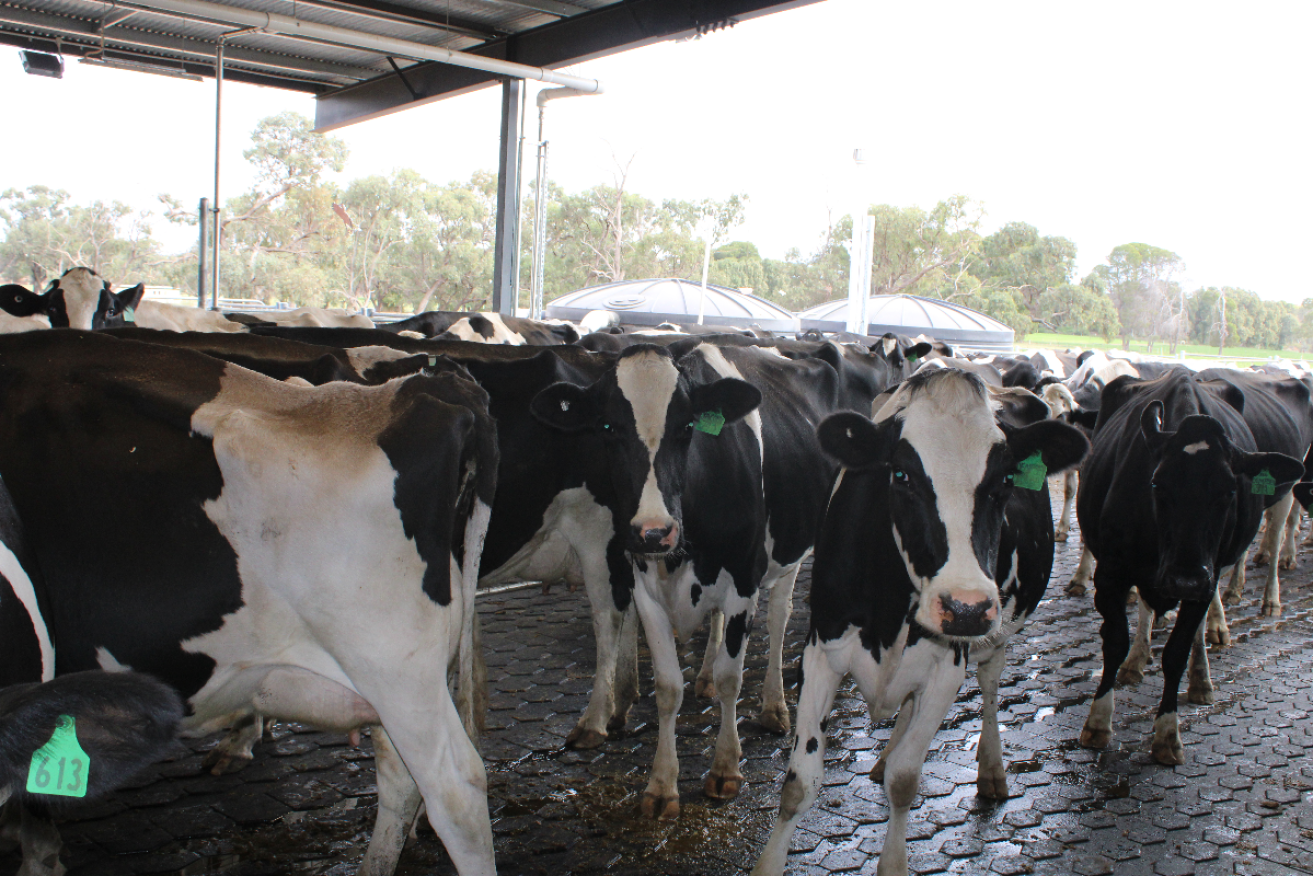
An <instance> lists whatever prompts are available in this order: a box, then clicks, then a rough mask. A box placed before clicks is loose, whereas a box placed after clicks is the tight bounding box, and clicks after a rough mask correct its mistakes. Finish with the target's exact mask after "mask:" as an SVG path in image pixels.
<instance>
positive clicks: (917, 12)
mask: <svg viewBox="0 0 1313 876" xmlns="http://www.w3.org/2000/svg"><path fill="white" fill-rule="evenodd" d="M1310 33H1313V4H1309V3H1306V2H1281V3H1277V2H1272V3H1259V4H1246V5H1243V6H1242V5H1240V4H1234V3H1229V4H1222V3H1208V2H1188V3H1187V2H1161V0H1155V2H1151V3H1145V2H1143V0H1139V2H1108V0H1099V2H1097V3H1092V2H1090V3H1087V2H1081V3H1076V2H1061V3H1055V2H992V3H979V2H966V0H936V2H929V3H898V4H894V3H887V2H874V0H823V2H819V3H816V4H814V5H811V6H807V7H804V8H802V9H796V10H791V11H788V12H782V13H777V14H774V15H769V16H765V17H763V18H759V19H756V20H754V21H749V22H745V23H743V24H740V25H738V26H737V27H734V28H732V29H729V30H726V31H722V32H718V33H715V34H712V35H710V36H707V37H705V38H703V39H700V40H690V41H685V42H681V43H663V44H660V45H657V46H652V47H649V48H645V49H640V50H637V51H633V52H629V53H625V54H621V55H616V56H613V57H611V58H606V59H602V60H598V61H593V62H590V63H587V64H581V65H579V66H578V67H576V68H574V69H573V70H572V71H571V72H575V73H578V74H581V75H586V76H590V77H595V78H598V79H600V80H601V81H602V83H603V85H604V87H605V89H606V93H605V94H603V95H599V96H592V97H582V98H574V99H569V100H561V101H556V102H553V103H552V104H550V105H549V107H548V110H547V115H548V117H547V136H548V138H549V139H550V140H551V142H552V159H551V175H552V178H553V179H554V180H555V181H557V182H558V183H560V184H561V185H562V186H564V187H565V188H566V190H568V191H578V190H581V189H584V188H586V187H588V186H591V185H594V184H596V183H599V182H612V181H613V180H614V178H615V176H616V174H617V173H618V172H619V168H620V167H621V166H622V165H623V166H628V168H629V181H628V186H629V189H630V190H631V191H634V192H637V193H639V194H642V195H645V196H647V197H650V198H653V199H657V200H659V199H662V198H668V197H675V198H687V199H700V198H703V197H713V198H724V197H727V196H728V195H730V194H733V193H736V192H741V193H746V194H748V195H749V196H750V204H749V208H748V218H747V222H745V223H744V225H742V226H741V227H740V228H739V229H738V230H737V231H736V232H735V233H734V237H735V238H736V239H746V240H751V241H753V242H755V243H756V244H757V245H758V247H759V248H760V249H761V251H762V254H763V255H766V256H770V257H777V258H778V257H781V256H783V255H784V253H785V252H786V251H787V250H788V249H790V248H793V247H796V248H798V249H799V250H801V251H802V252H803V253H809V252H811V251H813V250H814V249H815V248H816V247H817V245H818V244H819V242H820V240H821V237H822V234H823V233H824V230H825V227H826V223H827V219H828V217H831V216H833V217H835V218H837V217H839V216H842V215H844V214H845V213H848V212H850V211H851V209H852V205H853V204H854V203H857V202H858V201H859V199H861V200H864V201H865V202H868V203H889V204H895V205H899V206H910V205H918V206H922V207H926V208H928V207H931V206H933V205H934V203H935V202H937V201H938V200H940V199H942V198H944V197H947V196H949V195H954V194H963V195H967V196H968V197H971V198H973V199H975V200H977V201H979V202H981V203H982V204H983V206H984V209H985V228H986V230H987V231H988V230H993V229H995V228H997V227H998V226H1000V225H1002V224H1004V223H1006V222H1010V221H1018V220H1019V221H1024V222H1028V223H1030V224H1032V225H1034V226H1036V227H1037V228H1038V229H1039V230H1040V232H1041V233H1043V234H1047V235H1060V236H1064V237H1067V238H1070V239H1071V240H1073V241H1074V242H1075V243H1076V245H1077V248H1078V260H1079V264H1078V270H1079V273H1080V274H1081V275H1083V274H1084V273H1086V272H1087V271H1088V270H1089V269H1090V268H1092V267H1093V266H1094V265H1096V264H1098V263H1099V262H1101V261H1103V260H1104V259H1105V258H1106V256H1107V254H1108V252H1109V251H1110V250H1111V249H1112V248H1113V247H1114V246H1116V245H1118V244H1121V243H1127V242H1130V241H1141V242H1144V243H1149V244H1153V245H1155V246H1161V247H1165V248H1167V249H1170V250H1173V251H1175V252H1176V253H1178V254H1179V255H1180V256H1181V257H1182V258H1183V259H1184V261H1185V263H1186V268H1187V271H1186V275H1185V277H1184V280H1185V283H1186V287H1187V289H1194V288H1196V287H1198V286H1202V285H1232V286H1240V287H1243V288H1247V289H1252V290H1254V291H1256V292H1258V293H1259V294H1260V295H1262V296H1263V297H1265V298H1282V299H1286V300H1290V301H1296V302H1297V301H1300V300H1302V299H1304V298H1306V297H1313V283H1311V282H1310V280H1309V279H1308V276H1309V274H1308V271H1307V269H1306V267H1305V263H1306V261H1307V258H1306V248H1307V246H1308V242H1309V240H1310V239H1311V238H1313V234H1311V233H1310V232H1313V227H1311V226H1313V223H1311V222H1310V220H1309V218H1308V216H1309V208H1310V205H1313V170H1311V169H1310V153H1311V152H1313V149H1311V148H1310V147H1311V146H1313V144H1311V143H1310V131H1311V130H1313V123H1311V121H1310V108H1311V107H1313V94H1310V92H1311V91H1313V75H1311V74H1313V70H1311V69H1310V66H1311V64H1310V58H1313V52H1310V49H1309V47H1308V39H1309V34H1310ZM6 56H7V59H6ZM538 87H539V86H538V84H537V83H531V85H530V95H529V97H530V101H532V96H533V93H534V92H535V91H536V89H537V88H538ZM0 94H3V95H4V97H3V98H2V99H0V105H2V106H4V108H5V110H6V116H7V117H8V118H9V120H10V123H9V132H8V134H7V136H6V138H5V145H4V147H3V153H2V154H3V156H4V160H3V161H2V162H0V189H6V188H10V187H14V186H20V187H21V186H28V185H32V184H38V183H40V184H46V185H50V186H55V187H59V188H64V189H67V190H68V191H70V192H71V193H72V194H73V196H74V198H75V199H77V200H79V201H88V200H91V199H94V198H104V199H117V200H122V201H127V202H129V203H132V204H135V205H140V206H142V207H149V206H151V205H152V204H154V202H155V196H156V195H157V194H158V193H160V192H167V193H169V194H172V195H175V196H177V197H179V198H180V199H182V200H183V201H184V202H186V203H195V202H196V201H197V200H198V199H199V198H200V197H202V196H205V195H208V194H209V193H210V191H211V189H212V185H213V142H214V100H213V98H214V86H213V83H212V82H209V81H207V82H206V83H204V84H200V83H192V82H185V81H179V80H173V79H166V78H162V77H156V76H146V75H141V74H137V73H129V72H124V71H115V70H103V69H97V68H92V67H88V66H82V65H79V64H76V63H70V64H69V65H68V68H67V70H66V72H65V75H64V79H63V80H59V81H56V80H50V79H42V78H38V77H32V76H26V75H24V74H23V72H22V70H21V65H20V62H19V58H18V55H17V52H16V51H14V50H11V49H0ZM499 101H500V96H499V90H498V89H495V88H494V89H487V90H484V91H482V92H479V93H477V94H473V95H467V96H465V97H461V98H456V99H453V100H448V101H441V102H439V103H437V104H433V105H430V106H426V107H421V108H418V109H414V110H409V111H406V112H402V113H397V114H394V115H393V116H390V117H387V118H384V119H380V120H376V121H373V122H368V123H364V124H361V125H356V126H352V127H348V128H344V129H342V130H339V131H337V132H336V134H335V136H338V137H341V138H342V139H344V140H345V141H346V142H347V143H348V145H349V146H350V149H351V157H350V159H349V161H348V166H347V171H346V173H345V174H344V177H346V178H351V177H356V176H364V175H368V174H373V173H388V172H390V171H392V170H393V169H395V168H401V167H410V168H414V169H416V170H418V171H420V172H421V173H422V174H424V175H425V176H426V177H428V178H430V179H433V180H435V181H438V182H448V181H452V180H458V179H467V178H468V177H469V175H470V174H471V173H472V172H473V171H475V170H478V169H487V170H493V169H495V167H496V162H497V126H498V112H499ZM284 109H291V110H296V111H298V112H301V113H304V114H305V115H307V116H311V117H313V115H314V101H313V98H310V97H306V96H302V95H300V94H296V93H293V92H280V91H276V90H272V89H265V88H257V87H253V86H244V85H238V84H234V83H228V84H226V85H225V89H224V131H225V140H224V146H225V148H224V153H223V161H224V170H223V179H224V189H223V191H224V193H225V197H226V196H230V195H233V194H236V193H237V192H239V191H240V190H242V189H243V188H245V186H246V185H247V184H249V182H250V174H249V172H248V170H247V168H246V167H245V162H244V161H243V160H242V158H241V152H242V150H243V149H245V148H246V147H247V138H248V136H249V133H250V132H251V130H252V129H253V128H254V126H255V123H256V122H257V121H258V120H259V119H260V118H263V117H264V116H267V115H270V114H273V113H275V112H278V111H281V110H284ZM527 127H528V131H527V134H528V136H529V138H530V146H529V147H528V151H527V154H526V159H525V173H526V176H531V175H532V173H533V159H532V139H533V138H534V137H535V135H536V119H535V117H534V110H533V107H532V104H531V105H530V113H529V122H528V126H527ZM19 132H22V134H21V135H20V134H19ZM856 147H862V148H864V149H865V150H867V153H868V154H869V155H870V156H871V160H870V161H868V162H867V164H866V165H865V166H864V168H862V169H860V170H859V169H858V168H857V166H856V165H855V164H854V162H853V160H852V153H853V150H854V148H856ZM161 225H162V223H161ZM162 230H163V229H162V228H161V231H162ZM170 240H176V236H175V237H174V238H170ZM177 245H178V246H179V248H180V247H181V246H182V245H183V242H181V241H178V242H177Z"/></svg>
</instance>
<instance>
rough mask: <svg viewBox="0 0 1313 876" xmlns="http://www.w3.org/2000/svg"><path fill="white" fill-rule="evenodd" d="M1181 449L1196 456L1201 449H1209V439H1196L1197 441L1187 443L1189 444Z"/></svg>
mask: <svg viewBox="0 0 1313 876" xmlns="http://www.w3.org/2000/svg"><path fill="white" fill-rule="evenodd" d="M1181 449H1182V450H1184V451H1185V452H1186V453H1188V454H1190V455H1191V456H1194V455H1195V454H1196V453H1198V452H1199V451H1200V450H1207V449H1208V442H1207V441H1196V442H1195V443H1193V444H1187V445H1185V446H1184V447H1182V448H1181Z"/></svg>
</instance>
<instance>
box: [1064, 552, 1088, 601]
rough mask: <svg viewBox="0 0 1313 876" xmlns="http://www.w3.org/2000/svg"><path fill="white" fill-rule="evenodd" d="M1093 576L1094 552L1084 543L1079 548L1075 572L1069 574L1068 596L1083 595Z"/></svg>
mask: <svg viewBox="0 0 1313 876" xmlns="http://www.w3.org/2000/svg"><path fill="white" fill-rule="evenodd" d="M1093 577H1094V554H1092V553H1090V549H1089V548H1088V547H1086V546H1085V545H1081V549H1080V565H1079V566H1077V567H1076V574H1075V575H1072V576H1071V583H1069V584H1068V585H1067V591H1066V592H1067V595H1068V596H1084V595H1085V588H1086V585H1088V584H1089V583H1090V579H1092V578H1093Z"/></svg>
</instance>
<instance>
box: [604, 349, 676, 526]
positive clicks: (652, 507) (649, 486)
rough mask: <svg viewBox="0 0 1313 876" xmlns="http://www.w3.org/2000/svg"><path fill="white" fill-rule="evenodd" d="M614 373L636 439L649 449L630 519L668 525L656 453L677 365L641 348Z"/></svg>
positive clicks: (674, 384)
mask: <svg viewBox="0 0 1313 876" xmlns="http://www.w3.org/2000/svg"><path fill="white" fill-rule="evenodd" d="M615 374H616V384H617V385H618V386H619V388H620V393H621V395H623V396H624V397H625V399H626V400H627V401H628V402H629V407H630V408H631V409H632V410H633V412H634V426H635V427H636V429H637V430H638V440H639V441H642V442H643V446H644V447H646V448H647V453H648V470H647V479H646V480H645V481H644V482H643V492H642V494H641V495H640V496H639V498H638V511H637V512H636V513H635V514H634V519H633V523H634V524H635V525H639V526H641V525H643V524H644V523H646V522H649V521H650V522H653V523H661V524H662V525H668V523H669V521H670V520H671V516H670V511H669V510H668V509H667V508H666V501H665V499H664V498H663V497H662V495H661V488H660V487H659V486H657V479H656V455H657V449H658V448H659V447H660V446H661V439H662V437H664V435H665V433H666V413H667V411H668V410H669V409H670V400H671V399H672V398H673V397H674V395H675V386H676V384H677V383H678V382H679V369H678V368H676V367H675V363H674V362H672V361H671V359H670V357H669V356H663V355H660V354H658V353H648V352H644V353H639V354H637V355H635V356H629V357H627V358H625V359H621V360H620V362H619V363H618V364H617V365H616V370H615Z"/></svg>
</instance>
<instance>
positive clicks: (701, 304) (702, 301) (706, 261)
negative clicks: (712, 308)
mask: <svg viewBox="0 0 1313 876" xmlns="http://www.w3.org/2000/svg"><path fill="white" fill-rule="evenodd" d="M710 271H711V234H710V232H708V233H707V242H706V248H705V249H704V250H703V251H702V292H701V294H699V295H698V325H702V317H703V315H704V314H706V312H707V274H708V273H710Z"/></svg>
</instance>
